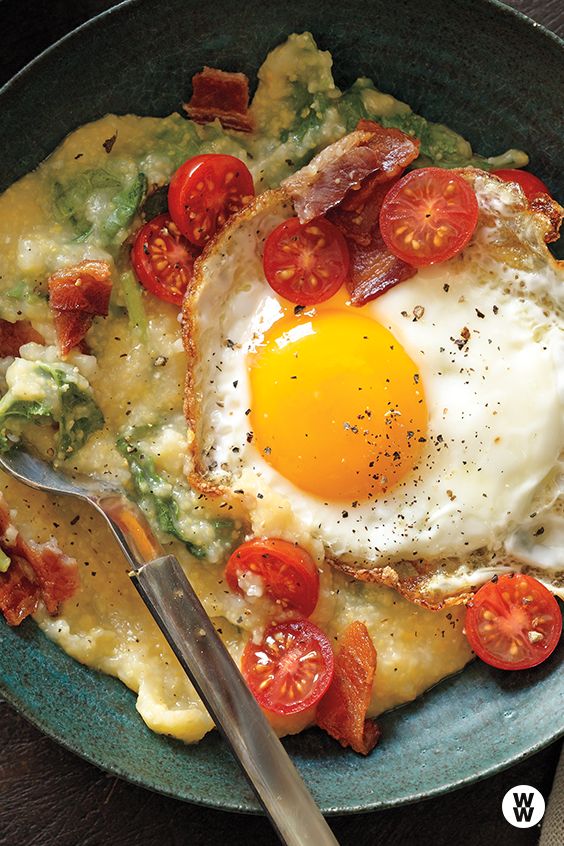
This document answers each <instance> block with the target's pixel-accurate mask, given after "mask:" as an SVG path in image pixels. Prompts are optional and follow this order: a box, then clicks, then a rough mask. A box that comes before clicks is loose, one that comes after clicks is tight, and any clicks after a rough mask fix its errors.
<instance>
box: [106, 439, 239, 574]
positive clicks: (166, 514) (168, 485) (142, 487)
mask: <svg viewBox="0 0 564 846" xmlns="http://www.w3.org/2000/svg"><path fill="white" fill-rule="evenodd" d="M151 429H152V426H151V425H150V424H149V425H147V426H140V427H137V428H136V429H131V430H130V431H129V432H128V433H127V434H126V435H120V437H118V439H117V441H116V447H117V449H118V452H119V453H120V454H121V455H123V457H124V458H125V460H126V461H127V464H128V466H129V472H130V473H131V481H132V484H133V489H134V492H135V495H136V497H135V498H136V500H137V502H138V503H139V505H140V506H141V508H142V509H143V510H144V511H145V512H146V513H147V515H148V517H149V519H150V520H152V521H154V523H155V524H156V525H157V526H158V528H159V529H160V530H161V531H162V532H165V533H166V534H168V535H172V536H173V537H175V538H176V539H177V540H179V541H181V542H182V543H183V544H184V545H185V546H186V549H187V550H188V552H190V553H191V554H192V555H193V556H195V557H196V558H206V557H208V549H207V547H205V546H202V545H199V544H196V543H194V541H193V540H191V539H190V538H189V537H187V535H186V532H185V531H184V529H183V527H182V515H181V508H180V506H179V500H182V498H183V496H184V495H185V494H188V495H190V493H191V491H190V489H189V488H188V487H187V486H184V485H182V483H181V482H180V481H179V480H178V479H175V480H174V482H169V481H168V480H167V479H166V478H165V477H164V476H161V475H160V474H159V473H158V472H157V470H156V469H155V463H154V461H153V459H152V458H151V457H150V456H149V455H148V454H147V451H145V450H143V448H142V447H141V444H140V440H141V439H142V437H143V436H144V435H147V434H148V433H149V431H150V430H151ZM197 519H198V522H200V521H201V520H202V519H204V520H205V522H206V524H207V525H208V527H209V529H211V530H212V533H213V540H214V541H220V543H221V544H222V545H223V546H225V547H227V548H229V549H230V548H231V547H232V546H233V545H234V544H235V543H238V542H239V539H240V533H239V530H238V529H237V527H236V526H235V523H234V522H233V520H219V519H208V518H206V517H198V518H197Z"/></svg>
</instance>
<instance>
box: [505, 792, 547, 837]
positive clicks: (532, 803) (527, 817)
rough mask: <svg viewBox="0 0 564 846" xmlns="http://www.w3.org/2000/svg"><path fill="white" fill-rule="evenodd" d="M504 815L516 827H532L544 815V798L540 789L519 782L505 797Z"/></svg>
mask: <svg viewBox="0 0 564 846" xmlns="http://www.w3.org/2000/svg"><path fill="white" fill-rule="evenodd" d="M501 810H502V811H503V816H504V817H505V819H506V820H507V822H508V823H510V824H511V825H512V826H515V828H531V827H532V826H533V825H537V824H538V823H540V821H541V820H542V818H543V816H544V798H543V795H542V793H541V792H540V790H537V789H536V787H531V785H530V784H518V785H517V787H512V788H511V790H508V791H507V793H506V794H505V796H504V797H503V802H502V803H501Z"/></svg>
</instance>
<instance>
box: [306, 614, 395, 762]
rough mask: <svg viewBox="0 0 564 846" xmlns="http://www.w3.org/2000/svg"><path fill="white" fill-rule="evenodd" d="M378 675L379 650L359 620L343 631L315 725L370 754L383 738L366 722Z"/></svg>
mask: <svg viewBox="0 0 564 846" xmlns="http://www.w3.org/2000/svg"><path fill="white" fill-rule="evenodd" d="M375 672H376V650H375V649H374V645H373V643H372V639H371V637H370V635H369V633H368V629H367V628H366V626H365V625H364V623H361V622H359V621H355V622H354V623H351V625H350V626H349V627H348V628H347V629H346V630H345V631H344V632H343V634H342V635H341V638H340V648H339V652H338V653H337V655H336V656H335V671H334V675H333V680H332V682H331V685H330V687H329V690H328V691H327V693H326V694H325V696H324V697H323V699H322V700H321V701H320V703H319V705H318V706H317V713H316V722H317V725H318V726H319V727H320V728H322V729H324V730H325V731H326V732H327V733H328V734H330V735H331V737H334V738H335V739H336V740H338V741H339V743H340V744H341V746H345V747H346V746H350V747H351V748H352V749H354V751H355V752H359V753H360V754H361V755H368V753H369V752H371V751H372V749H374V747H375V746H376V744H377V743H378V741H379V739H380V729H379V728H378V726H377V724H376V723H375V722H374V721H373V720H368V719H366V712H367V710H368V706H369V704H370V697H371V694H372V684H373V682H374V674H375Z"/></svg>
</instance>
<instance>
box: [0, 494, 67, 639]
mask: <svg viewBox="0 0 564 846" xmlns="http://www.w3.org/2000/svg"><path fill="white" fill-rule="evenodd" d="M0 547H1V548H2V550H3V551H4V553H5V554H6V555H7V556H8V557H9V559H10V565H9V567H8V569H7V571H6V572H5V573H0V611H1V612H2V614H3V615H4V617H5V618H6V621H7V622H8V623H9V624H10V625H11V626H18V625H19V624H20V623H21V622H22V620H24V619H25V618H26V617H28V616H29V615H30V614H33V613H34V612H35V611H36V610H37V607H38V605H39V603H40V602H41V601H43V603H44V604H45V607H46V609H47V611H48V613H49V614H57V613H58V610H59V607H60V604H61V603H62V602H63V601H64V600H66V599H69V598H70V597H71V596H72V595H73V593H74V592H75V591H76V589H77V588H78V584H79V577H78V568H77V564H76V561H75V560H74V558H69V557H67V556H66V555H64V554H63V553H62V552H61V550H60V549H59V548H58V547H57V546H56V545H55V543H54V542H53V541H50V542H48V543H44V544H37V543H35V542H34V541H26V540H25V539H24V538H23V537H22V536H21V534H20V533H19V532H18V530H17V529H16V527H15V526H14V525H13V523H12V521H11V517H10V511H9V509H8V506H7V504H6V501H5V499H4V497H3V496H2V494H0Z"/></svg>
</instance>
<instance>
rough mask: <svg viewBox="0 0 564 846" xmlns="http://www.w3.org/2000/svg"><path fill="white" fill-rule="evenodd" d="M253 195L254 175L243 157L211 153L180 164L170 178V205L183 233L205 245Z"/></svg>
mask: <svg viewBox="0 0 564 846" xmlns="http://www.w3.org/2000/svg"><path fill="white" fill-rule="evenodd" d="M254 195H255V189H254V185H253V177H252V176H251V173H250V171H249V169H248V167H247V166H246V165H245V164H244V163H243V162H242V161H241V160H240V159H237V158H235V156H226V155H223V154H216V153H208V154H206V155H202V156H194V157H193V158H191V159H188V160H187V161H185V162H184V164H182V165H180V167H179V168H178V170H177V171H176V172H175V174H174V175H173V177H172V179H171V181H170V186H169V189H168V209H169V212H170V216H171V217H172V219H173V221H174V222H175V224H176V225H177V226H178V228H179V229H180V231H181V232H182V234H183V235H184V237H185V238H187V239H188V240H189V241H190V242H191V243H192V244H195V245H196V246H197V247H203V246H204V245H205V244H206V243H207V242H208V241H209V240H210V239H211V238H213V236H214V235H215V233H216V232H217V231H218V230H219V229H221V227H222V226H223V225H224V223H225V221H226V220H227V218H228V217H230V216H231V215H232V214H234V213H235V212H237V211H239V210H240V209H242V208H243V206H244V205H246V204H247V203H248V202H249V200H250V199H251V198H252V197H254Z"/></svg>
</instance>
